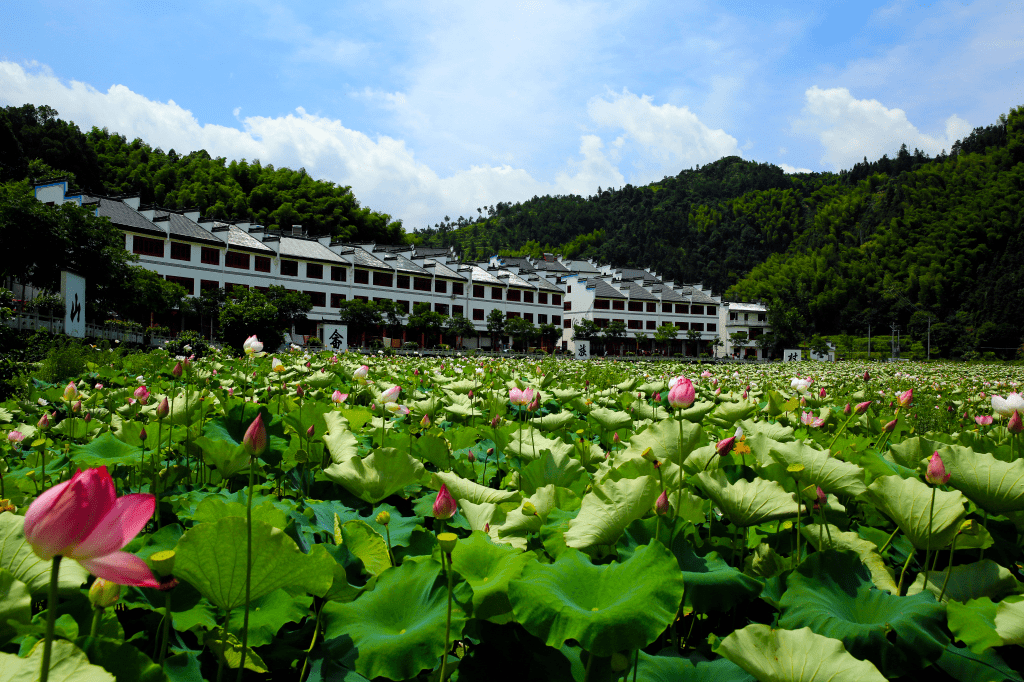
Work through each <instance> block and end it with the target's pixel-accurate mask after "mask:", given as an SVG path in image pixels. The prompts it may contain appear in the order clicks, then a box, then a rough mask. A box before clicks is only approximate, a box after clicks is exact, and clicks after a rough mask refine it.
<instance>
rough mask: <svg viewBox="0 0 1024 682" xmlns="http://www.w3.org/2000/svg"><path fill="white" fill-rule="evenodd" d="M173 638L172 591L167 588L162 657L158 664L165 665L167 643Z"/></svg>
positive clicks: (161, 647)
mask: <svg viewBox="0 0 1024 682" xmlns="http://www.w3.org/2000/svg"><path fill="white" fill-rule="evenodd" d="M170 639H171V591H170V590H167V592H165V593H164V628H163V636H162V637H161V638H160V659H159V660H158V661H157V665H159V666H161V667H163V664H164V660H165V659H166V658H167V644H168V642H169V641H170Z"/></svg>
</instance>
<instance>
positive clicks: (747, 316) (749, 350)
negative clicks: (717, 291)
mask: <svg viewBox="0 0 1024 682" xmlns="http://www.w3.org/2000/svg"><path fill="white" fill-rule="evenodd" d="M719 320H720V322H719V324H720V326H721V328H722V329H723V330H724V333H723V334H722V341H724V342H725V355H726V357H734V358H740V359H743V360H764V359H766V358H765V356H764V354H763V351H762V350H761V349H760V348H759V347H758V345H757V340H758V339H759V338H760V337H761V336H762V335H763V334H765V333H767V332H769V331H771V326H770V325H769V324H768V308H767V307H766V306H765V305H764V304H763V303H759V302H753V303H751V302H747V301H726V302H724V303H723V304H722V308H721V313H720V316H719Z"/></svg>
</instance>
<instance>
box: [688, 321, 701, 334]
mask: <svg viewBox="0 0 1024 682" xmlns="http://www.w3.org/2000/svg"><path fill="white" fill-rule="evenodd" d="M690 329H693V330H695V331H699V332H702V331H704V323H703V322H694V323H693V324H691V325H690Z"/></svg>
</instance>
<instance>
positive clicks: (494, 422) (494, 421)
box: [491, 415, 501, 429]
mask: <svg viewBox="0 0 1024 682" xmlns="http://www.w3.org/2000/svg"><path fill="white" fill-rule="evenodd" d="M500 423H501V417H499V416H498V415H495V416H494V419H492V420H491V428H492V429H496V428H498V424H500Z"/></svg>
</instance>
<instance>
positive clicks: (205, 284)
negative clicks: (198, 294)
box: [199, 279, 220, 291]
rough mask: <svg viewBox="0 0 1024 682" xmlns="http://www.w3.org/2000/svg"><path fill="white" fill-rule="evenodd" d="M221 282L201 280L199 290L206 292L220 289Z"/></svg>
mask: <svg viewBox="0 0 1024 682" xmlns="http://www.w3.org/2000/svg"><path fill="white" fill-rule="evenodd" d="M219 288H220V282H218V281H217V280H215V279H201V280H199V290H200V291H206V290H207V289H219Z"/></svg>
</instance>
